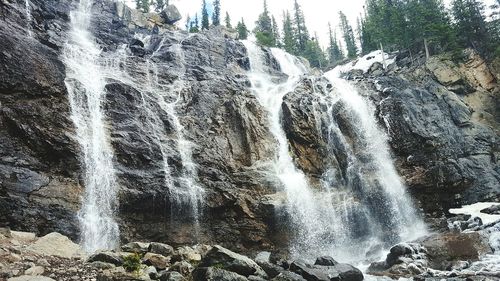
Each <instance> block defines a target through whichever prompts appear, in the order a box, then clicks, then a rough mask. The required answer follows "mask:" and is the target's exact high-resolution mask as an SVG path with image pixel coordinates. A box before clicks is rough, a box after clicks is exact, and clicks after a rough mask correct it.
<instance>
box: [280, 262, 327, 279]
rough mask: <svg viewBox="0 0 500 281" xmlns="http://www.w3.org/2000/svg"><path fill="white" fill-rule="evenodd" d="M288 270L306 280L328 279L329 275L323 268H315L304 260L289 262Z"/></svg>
mask: <svg viewBox="0 0 500 281" xmlns="http://www.w3.org/2000/svg"><path fill="white" fill-rule="evenodd" d="M290 271H292V272H295V273H297V274H299V275H301V276H302V277H304V279H306V280H307V281H330V276H329V275H328V273H327V272H325V270H324V269H319V268H315V267H314V266H312V265H309V264H306V263H304V262H300V261H294V262H292V264H290Z"/></svg>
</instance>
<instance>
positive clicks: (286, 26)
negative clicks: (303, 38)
mask: <svg viewBox="0 0 500 281" xmlns="http://www.w3.org/2000/svg"><path fill="white" fill-rule="evenodd" d="M283 48H284V49H285V51H287V52H289V53H290V54H296V43H295V38H294V31H293V26H292V20H291V19H290V13H289V12H288V11H286V12H284V14H283Z"/></svg>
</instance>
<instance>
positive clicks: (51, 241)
mask: <svg viewBox="0 0 500 281" xmlns="http://www.w3.org/2000/svg"><path fill="white" fill-rule="evenodd" d="M27 249H28V250H29V251H31V252H34V253H37V254H40V255H47V256H59V257H64V258H72V257H77V256H82V255H83V251H82V249H81V248H80V246H79V245H78V244H75V243H73V242H72V241H71V240H69V238H68V237H66V236H64V235H62V234H60V233H57V232H52V233H49V234H47V235H45V236H43V237H40V238H39V239H38V240H37V241H36V242H35V243H33V244H31V245H30V246H28V248H27Z"/></svg>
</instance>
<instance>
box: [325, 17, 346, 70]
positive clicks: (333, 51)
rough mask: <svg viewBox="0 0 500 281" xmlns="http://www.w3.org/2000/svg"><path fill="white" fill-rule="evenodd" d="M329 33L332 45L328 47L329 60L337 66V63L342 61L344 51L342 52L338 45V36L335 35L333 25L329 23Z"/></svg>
mask: <svg viewBox="0 0 500 281" xmlns="http://www.w3.org/2000/svg"><path fill="white" fill-rule="evenodd" d="M328 33H329V34H328V35H329V39H330V44H329V46H328V58H329V61H330V64H332V65H335V64H336V63H338V62H339V61H341V60H342V59H343V57H342V51H341V50H340V47H339V45H338V43H337V36H336V34H334V33H333V31H332V25H331V24H330V23H328Z"/></svg>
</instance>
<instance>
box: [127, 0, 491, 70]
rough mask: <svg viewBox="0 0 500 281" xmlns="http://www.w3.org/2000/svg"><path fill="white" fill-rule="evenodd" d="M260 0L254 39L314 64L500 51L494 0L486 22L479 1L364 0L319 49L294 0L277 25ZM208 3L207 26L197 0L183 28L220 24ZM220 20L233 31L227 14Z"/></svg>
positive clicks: (241, 27) (159, 5)
mask: <svg viewBox="0 0 500 281" xmlns="http://www.w3.org/2000/svg"><path fill="white" fill-rule="evenodd" d="M136 3H137V8H139V9H142V10H143V11H149V7H151V6H153V7H155V9H156V10H161V9H163V8H164V7H165V6H166V5H168V0H136ZM263 4H264V5H263V11H262V13H261V14H260V15H259V17H258V19H257V21H256V23H255V29H254V30H253V32H254V34H255V37H256V39H257V42H258V43H259V44H261V45H264V46H268V47H278V48H283V49H284V50H286V51H287V52H289V53H291V54H293V55H296V56H302V57H304V58H306V59H307V60H308V61H309V62H310V64H311V65H312V66H314V67H324V66H327V65H334V64H338V63H339V62H341V61H342V60H344V59H345V58H346V57H347V58H355V57H356V56H357V55H358V54H366V53H368V52H371V51H373V50H377V49H380V48H383V49H384V50H386V51H387V50H394V51H395V50H399V51H403V50H409V51H410V52H418V51H425V52H426V54H427V55H429V54H430V53H432V54H435V53H439V52H443V51H451V52H453V53H454V54H459V53H460V50H461V49H462V48H465V47H471V48H474V49H476V50H477V51H479V52H480V53H481V54H483V55H486V56H495V55H496V56H498V55H500V47H499V42H500V13H499V9H500V0H497V4H495V5H493V6H492V7H490V10H492V11H494V12H493V14H492V15H491V19H490V21H486V16H485V6H484V4H483V3H482V2H481V0H453V1H452V5H451V9H450V10H449V11H447V10H446V9H445V6H444V4H443V2H442V0H366V3H365V6H364V12H363V14H362V15H360V17H359V18H358V21H357V27H356V30H354V29H353V27H352V26H351V24H350V23H349V21H348V20H347V17H346V15H345V14H344V13H343V12H339V15H338V19H339V26H338V30H339V31H340V34H337V32H336V31H335V30H337V29H336V28H334V27H332V26H331V24H328V27H329V28H328V30H329V34H328V36H329V38H328V39H329V44H328V47H327V49H326V50H325V51H324V50H322V48H321V47H320V45H319V42H318V36H317V35H316V33H314V34H313V36H311V34H310V33H309V30H308V28H307V26H306V24H305V18H304V13H303V11H302V7H301V6H300V5H299V3H298V1H297V0H294V5H293V9H292V11H291V12H290V11H288V10H286V11H284V12H283V20H282V22H281V23H280V26H278V22H277V21H276V19H275V17H274V15H272V14H271V13H270V12H269V9H268V6H267V0H264V1H263ZM213 6H214V7H213V8H214V11H213V13H212V18H211V24H210V19H209V14H208V10H207V3H206V0H202V6H201V18H200V17H199V16H198V13H197V14H196V15H195V17H194V18H193V19H192V18H190V17H189V15H188V17H187V21H186V30H188V31H189V32H199V31H200V30H207V29H209V27H210V25H212V26H219V25H221V23H222V21H221V3H220V0H214V2H213ZM223 23H224V25H225V26H226V28H228V29H233V26H232V24H231V18H230V16H229V13H227V12H226V14H225V18H224V21H223ZM234 29H235V30H236V32H237V33H238V38H239V39H241V40H244V39H247V37H248V34H249V30H248V29H247V26H246V24H245V22H244V20H243V18H242V19H241V20H240V21H239V22H238V23H237V25H236V26H235V28H234Z"/></svg>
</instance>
